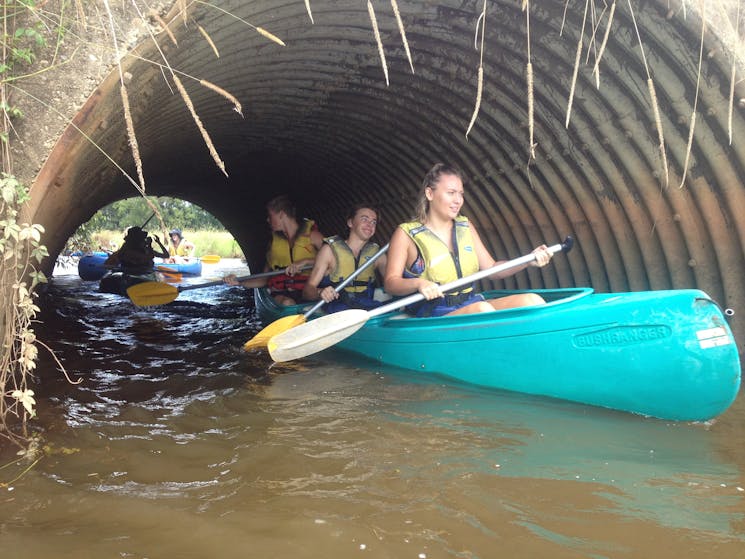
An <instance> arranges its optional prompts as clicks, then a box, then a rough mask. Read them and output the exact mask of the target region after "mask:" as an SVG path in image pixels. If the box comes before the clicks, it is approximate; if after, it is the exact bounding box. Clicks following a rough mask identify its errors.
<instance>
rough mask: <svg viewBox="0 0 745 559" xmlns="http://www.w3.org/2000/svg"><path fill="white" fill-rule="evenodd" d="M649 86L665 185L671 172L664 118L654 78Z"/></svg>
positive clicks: (650, 80)
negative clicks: (663, 131)
mask: <svg viewBox="0 0 745 559" xmlns="http://www.w3.org/2000/svg"><path fill="white" fill-rule="evenodd" d="M647 88H648V89H649V96H650V97H651V99H652V111H653V112H654V123H655V126H656V127H657V139H658V140H659V142H660V145H659V148H660V156H661V157H662V169H663V171H664V172H665V187H667V185H668V184H669V182H670V173H669V168H668V166H667V151H665V135H664V134H663V133H662V118H661V117H660V106H659V104H658V103H657V92H656V91H655V89H654V82H653V81H652V78H649V79H648V80H647Z"/></svg>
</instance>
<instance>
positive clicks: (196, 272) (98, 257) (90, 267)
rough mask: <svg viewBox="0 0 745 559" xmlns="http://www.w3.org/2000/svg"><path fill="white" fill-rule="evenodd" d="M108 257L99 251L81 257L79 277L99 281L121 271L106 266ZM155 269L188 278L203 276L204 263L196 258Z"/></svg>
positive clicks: (162, 265) (165, 264)
mask: <svg viewBox="0 0 745 559" xmlns="http://www.w3.org/2000/svg"><path fill="white" fill-rule="evenodd" d="M108 257H109V253H108V252H99V251H97V252H91V253H88V254H85V255H83V256H81V257H80V260H79V261H78V275H79V276H80V277H81V278H82V279H84V280H85V281H98V280H100V279H101V278H103V277H104V275H106V273H107V272H109V271H119V270H117V269H112V270H109V269H108V268H106V267H105V266H104V262H106V259H107V258H108ZM154 269H155V270H162V271H164V272H173V273H179V274H184V275H188V276H201V275H202V261H201V260H200V259H198V258H194V259H191V260H189V261H188V262H182V263H167V262H158V263H156V264H155V265H154Z"/></svg>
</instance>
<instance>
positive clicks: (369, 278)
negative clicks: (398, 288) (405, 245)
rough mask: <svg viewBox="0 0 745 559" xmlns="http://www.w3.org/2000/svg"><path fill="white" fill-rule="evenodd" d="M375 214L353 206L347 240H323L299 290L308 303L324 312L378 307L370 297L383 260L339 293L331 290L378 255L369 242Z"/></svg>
mask: <svg viewBox="0 0 745 559" xmlns="http://www.w3.org/2000/svg"><path fill="white" fill-rule="evenodd" d="M378 215H379V214H378V212H377V210H375V209H374V208H372V207H371V206H369V205H365V204H358V205H357V206H354V207H353V208H352V210H351V211H350V213H349V216H348V217H347V227H349V236H348V237H347V238H346V240H344V239H342V238H341V237H340V236H338V235H336V236H334V237H329V238H328V239H325V240H324V242H325V244H324V245H323V247H321V250H320V251H319V252H318V256H317V257H316V262H315V264H314V265H313V270H312V271H311V273H310V277H309V278H308V281H307V282H306V284H305V288H304V289H303V298H304V299H307V300H309V301H313V300H318V299H323V300H324V301H325V302H326V307H325V308H326V311H327V312H338V311H341V310H345V309H349V308H355V309H372V308H375V307H377V306H379V305H380V304H381V303H380V302H379V301H376V300H375V299H374V298H373V296H374V294H375V286H376V283H377V282H376V279H377V278H376V271H377V272H379V273H380V275H381V277H382V276H383V275H384V274H385V266H386V257H385V255H381V256H379V257H378V258H377V260H376V261H375V263H374V264H371V265H370V266H369V267H367V268H365V270H363V271H362V272H360V274H359V275H358V276H357V277H356V278H355V279H354V280H353V281H352V282H351V283H350V284H349V285H347V286H346V287H344V289H342V290H341V291H340V292H338V293H337V292H336V290H335V288H336V287H337V286H338V285H339V284H341V283H342V282H343V281H344V280H345V279H346V278H348V277H349V276H350V275H351V274H352V273H354V271H355V270H357V269H358V268H359V267H360V266H361V265H363V264H365V262H367V261H368V260H370V258H372V257H373V256H374V255H376V254H377V253H378V251H379V250H380V247H379V246H378V244H377V243H374V242H372V241H371V240H370V239H371V238H372V237H373V235H375V228H376V227H377V224H378Z"/></svg>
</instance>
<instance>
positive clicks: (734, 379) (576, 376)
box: [255, 288, 741, 421]
mask: <svg viewBox="0 0 745 559" xmlns="http://www.w3.org/2000/svg"><path fill="white" fill-rule="evenodd" d="M531 291H532V292H535V293H539V294H540V295H541V296H542V297H543V298H544V299H545V300H546V301H547V304H545V305H541V306H535V307H523V308H517V309H507V310H502V311H495V312H493V313H481V314H470V315H460V316H450V317H448V316H445V317H438V318H413V317H410V316H408V315H405V314H403V313H400V312H394V313H388V314H383V315H381V316H375V317H373V318H371V319H370V320H368V321H367V322H366V323H365V324H364V326H363V327H362V328H360V329H359V330H358V331H357V332H355V333H354V334H352V335H351V336H349V337H348V338H346V339H343V340H342V341H340V342H339V343H338V344H337V345H336V346H334V347H337V348H340V349H343V350H346V351H350V352H353V353H356V354H359V355H363V356H365V357H367V358H370V359H373V360H375V361H377V362H380V363H385V364H388V365H393V366H396V367H400V368H404V369H409V370H413V371H418V372H420V373H422V374H428V375H444V376H447V377H450V378H453V379H457V380H459V381H464V382H468V383H472V384H476V385H479V386H484V387H490V388H497V389H501V390H509V391H514V392H522V393H527V394H536V395H542V396H549V397H553V398H560V399H564V400H570V401H573V402H579V403H583V404H590V405H595V406H602V407H606V408H611V409H615V410H621V411H626V412H632V413H636V414H641V415H646V416H652V417H656V418H660V419H667V420H677V421H705V420H708V419H711V418H714V417H716V416H717V415H720V414H721V413H722V412H724V411H725V410H726V409H727V408H728V407H729V406H730V405H731V404H732V402H734V400H735V398H736V397H737V393H738V391H739V388H740V377H741V371H740V359H739V356H738V353H737V345H736V343H735V340H734V338H733V336H732V332H731V330H730V328H729V325H728V324H727V320H726V317H725V316H724V313H723V312H722V310H721V309H720V308H719V306H718V305H717V304H716V303H715V302H714V301H713V300H712V299H711V298H710V297H709V296H708V295H707V294H706V293H704V292H703V291H700V290H696V289H685V290H670V291H644V292H631V293H608V294H599V293H595V292H594V291H593V290H592V289H591V288H571V289H544V290H531ZM514 293H519V291H506V290H503V291H488V292H485V293H484V296H485V297H487V298H494V297H501V296H505V295H510V294H514ZM255 294H256V295H255V297H256V307H257V310H258V313H259V316H260V318H261V320H262V321H263V322H266V323H268V322H272V321H274V320H276V319H277V318H280V317H281V316H286V315H288V314H297V313H302V312H304V310H305V309H306V307H308V306H309V305H294V306H290V307H281V306H278V305H277V304H276V303H275V302H274V301H273V299H272V298H271V297H270V296H269V295H268V293H267V291H266V290H264V289H256V290H255Z"/></svg>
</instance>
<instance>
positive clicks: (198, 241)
mask: <svg viewBox="0 0 745 559" xmlns="http://www.w3.org/2000/svg"><path fill="white" fill-rule="evenodd" d="M151 234H152V232H151ZM159 236H160V235H159ZM91 238H92V241H93V247H94V248H95V249H107V250H111V249H112V248H118V247H120V246H121V245H122V242H123V240H124V232H122V231H108V230H101V231H98V232H96V233H93V234H92V235H91ZM184 238H185V239H188V240H189V241H191V242H192V243H194V246H196V254H197V256H201V255H203V254H217V255H218V256H221V257H223V258H243V252H242V251H241V248H240V247H239V246H238V243H237V242H236V240H235V239H234V238H233V236H232V235H231V234H230V233H228V232H227V231H209V230H204V231H189V230H185V231H184ZM160 240H161V241H163V244H166V243H167V242H168V239H165V240H164V239H163V238H162V237H161V239H160Z"/></svg>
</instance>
